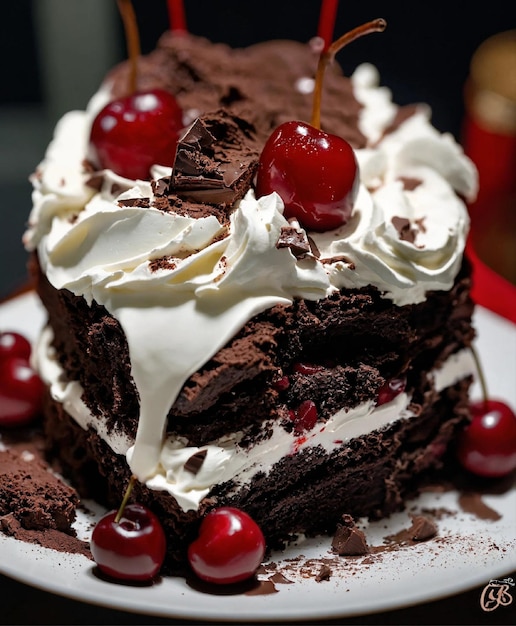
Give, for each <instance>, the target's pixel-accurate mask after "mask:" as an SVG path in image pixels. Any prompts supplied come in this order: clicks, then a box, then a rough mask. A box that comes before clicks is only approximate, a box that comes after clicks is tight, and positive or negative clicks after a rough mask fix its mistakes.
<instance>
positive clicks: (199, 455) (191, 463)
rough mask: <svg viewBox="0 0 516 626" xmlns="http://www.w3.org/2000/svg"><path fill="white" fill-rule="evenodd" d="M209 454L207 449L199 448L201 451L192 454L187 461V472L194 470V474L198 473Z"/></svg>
mask: <svg viewBox="0 0 516 626" xmlns="http://www.w3.org/2000/svg"><path fill="white" fill-rule="evenodd" d="M207 454H208V451H207V450H199V452H196V453H195V454H192V456H191V457H190V458H189V459H188V461H187V462H186V463H185V470H186V471H187V472H192V474H195V475H197V474H198V473H199V470H200V469H201V467H202V464H203V463H204V459H205V458H206V455H207Z"/></svg>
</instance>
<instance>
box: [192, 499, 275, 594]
mask: <svg viewBox="0 0 516 626" xmlns="http://www.w3.org/2000/svg"><path fill="white" fill-rule="evenodd" d="M264 555H265V539H264V536H263V533H262V531H261V529H260V527H259V526H258V524H257V523H256V522H255V521H254V520H253V519H252V518H251V517H250V516H249V515H248V514H247V513H245V512H244V511H241V510H240V509H236V508H233V507H220V508H218V509H214V510H213V511H211V512H210V513H208V515H207V516H206V517H205V518H204V519H203V520H202V522H201V526H200V529H199V536H198V537H197V539H196V540H195V541H194V542H193V543H191V544H190V546H189V547H188V560H189V562H190V565H191V567H192V569H193V571H194V572H195V573H196V574H197V576H198V577H199V578H201V579H202V580H205V581H207V582H210V583H217V584H221V585H224V584H230V583H236V582H240V581H242V580H246V579H247V578H250V577H251V576H253V575H254V574H255V572H256V570H257V569H258V567H259V565H260V563H261V562H262V560H263V557H264Z"/></svg>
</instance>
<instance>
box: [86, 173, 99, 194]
mask: <svg viewBox="0 0 516 626" xmlns="http://www.w3.org/2000/svg"><path fill="white" fill-rule="evenodd" d="M103 183H104V174H100V173H96V174H93V176H90V177H89V178H88V179H87V181H86V183H85V184H86V185H87V186H88V187H91V188H92V189H95V191H100V190H101V189H102V184H103Z"/></svg>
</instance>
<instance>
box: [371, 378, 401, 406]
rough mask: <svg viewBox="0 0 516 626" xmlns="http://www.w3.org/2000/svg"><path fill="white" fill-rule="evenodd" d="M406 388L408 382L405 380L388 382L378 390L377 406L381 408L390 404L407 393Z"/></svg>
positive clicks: (394, 379) (396, 379) (395, 379)
mask: <svg viewBox="0 0 516 626" xmlns="http://www.w3.org/2000/svg"><path fill="white" fill-rule="evenodd" d="M406 386H407V381H406V379H405V378H392V379H391V380H388V381H387V382H386V383H385V384H384V385H382V386H381V387H380V389H379V390H378V397H377V399H376V405H377V406H380V405H382V404H387V402H390V401H391V400H394V398H395V397H396V396H399V395H400V393H402V392H403V391H405V387H406Z"/></svg>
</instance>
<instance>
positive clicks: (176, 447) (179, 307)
mask: <svg viewBox="0 0 516 626" xmlns="http://www.w3.org/2000/svg"><path fill="white" fill-rule="evenodd" d="M317 58H318V57H317V55H316V53H315V52H314V51H313V50H312V49H311V47H310V46H309V45H305V44H301V43H298V42H290V41H278V42H267V43H263V44H260V45H256V46H252V47H250V48H247V49H243V50H231V49H230V48H228V47H227V46H224V45H222V44H212V43H210V42H208V41H207V40H205V39H200V38H197V37H194V36H191V35H184V34H182V35H181V36H177V35H176V36H174V35H173V34H171V33H166V34H165V35H164V36H163V37H162V39H161V40H160V41H159V43H158V46H157V48H156V50H155V51H154V52H152V53H151V54H150V55H148V56H147V57H144V58H142V59H141V62H140V63H139V74H138V77H139V84H138V88H139V89H140V90H147V89H154V88H156V87H159V88H160V89H166V90H168V91H170V92H171V93H172V94H174V95H175V97H176V98H177V101H178V103H179V104H180V106H181V108H182V110H183V114H184V126H185V129H184V131H183V132H182V135H181V139H180V141H179V143H178V149H177V154H176V159H175V163H174V167H173V168H172V169H171V168H170V167H163V166H161V165H159V164H157V165H156V166H155V167H153V168H152V170H151V179H150V180H136V181H135V180H128V179H127V178H124V177H123V176H120V175H119V174H116V173H115V172H113V171H111V170H108V169H102V168H99V166H98V164H96V163H95V162H92V161H91V160H89V147H88V141H89V132H90V128H91V124H92V121H93V119H94V118H95V116H96V115H97V113H98V112H99V110H100V109H101V108H102V106H104V104H105V103H106V102H108V101H110V100H111V99H113V98H116V97H119V96H120V95H121V94H123V93H124V89H125V88H126V81H127V74H128V65H127V64H122V65H120V66H118V67H117V68H115V69H114V70H113V71H112V72H110V74H109V75H108V76H107V78H106V80H105V82H104V83H103V85H102V86H101V88H100V90H99V92H98V93H97V94H96V95H95V96H94V97H93V98H92V100H91V102H90V104H89V106H88V108H87V110H86V111H84V112H77V111H75V112H71V113H69V114H67V115H66V116H65V117H64V118H63V119H62V120H61V121H60V122H59V124H58V126H57V128H56V133H55V137H54V139H53V142H52V144H51V146H50V147H49V149H48V151H47V154H46V156H45V159H44V160H43V161H42V163H41V164H40V166H39V167H38V169H37V171H36V173H35V174H34V176H33V183H34V196H33V199H34V208H33V211H32V213H31V216H30V219H29V224H28V228H27V232H26V233H25V237H24V242H25V245H26V247H27V249H28V250H29V251H30V252H31V261H30V266H31V272H32V274H33V276H34V278H35V282H36V286H37V291H38V294H39V295H40V297H41V300H42V302H43V304H44V306H45V307H46V309H47V311H48V324H47V326H46V328H45V329H44V331H43V333H42V335H41V338H40V341H39V343H38V346H37V351H36V355H35V361H36V364H37V367H38V369H39V372H40V375H41V376H42V378H43V380H44V381H45V383H46V384H47V387H48V394H47V398H46V402H45V411H44V413H45V419H44V429H45V436H46V440H47V446H48V454H49V456H50V457H51V458H52V457H57V458H59V460H60V463H61V466H62V468H63V471H64V473H65V475H66V476H67V477H68V478H69V479H70V480H71V481H72V484H73V485H74V486H75V487H76V488H77V489H78V491H79V493H80V494H81V495H82V496H87V497H90V498H94V499H95V500H97V501H99V502H102V503H103V504H105V505H106V506H108V507H117V506H118V505H119V503H120V501H121V498H122V495H123V493H124V491H125V488H126V486H127V484H128V481H129V479H130V477H131V475H135V476H136V477H137V478H138V482H137V483H136V485H135V487H134V490H133V494H132V497H133V498H134V500H137V501H138V502H140V503H142V504H145V505H147V506H148V507H149V508H151V509H152V510H153V511H154V512H155V513H156V514H157V515H158V517H159V518H160V520H161V522H162V524H163V527H164V529H165V531H166V534H167V539H168V552H167V559H166V562H165V567H164V571H165V572H171V571H174V570H176V569H177V568H178V567H181V566H182V565H184V563H185V559H186V550H187V547H188V545H189V543H191V541H192V539H193V538H194V537H195V534H196V532H197V528H198V524H199V521H200V520H201V519H202V517H203V516H204V515H205V514H206V513H207V512H209V511H210V510H212V509H214V508H216V507H219V506H223V505H230V506H235V507H238V508H241V509H243V510H244V511H246V512H248V513H249V514H250V515H251V516H252V517H253V518H254V519H255V521H256V522H257V523H258V524H259V525H260V527H261V528H262V530H263V533H264V535H265V537H266V540H267V546H268V548H269V549H276V548H281V547H282V546H284V545H285V544H286V543H287V542H289V541H291V540H293V539H295V538H296V537H297V536H299V535H303V534H304V535H315V534H320V533H327V534H330V533H333V532H335V530H336V528H337V527H338V526H339V524H340V523H341V521H342V519H343V516H349V517H346V518H345V519H356V518H358V517H363V516H364V517H370V518H373V519H378V518H381V517H383V516H387V515H389V514H390V513H392V512H394V511H398V510H400V509H402V508H403V506H404V502H405V500H406V499H407V498H409V497H412V496H414V495H415V494H416V493H417V492H418V490H419V489H420V487H421V485H422V484H423V483H424V481H425V480H426V479H428V478H429V477H431V476H432V475H433V473H434V472H436V471H437V470H439V469H441V468H442V467H443V466H444V465H445V463H446V458H447V454H448V449H449V446H450V442H452V441H453V439H454V436H455V433H456V432H457V430H458V429H459V428H461V427H462V426H463V425H464V424H465V423H466V422H467V420H468V419H469V414H468V389H469V386H470V383H471V380H472V374H473V372H474V363H473V360H472V359H471V356H470V350H469V346H470V344H471V342H472V340H473V338H474V334H475V333H474V329H473V328H472V325H471V315H472V310H473V304H472V301H471V299H470V296H469V290H470V268H469V266H468V263H467V261H466V260H465V259H464V258H463V251H464V242H465V238H466V235H467V230H468V216H467V210H466V206H465V203H464V199H465V198H472V197H473V196H474V194H475V191H476V173H475V170H474V168H473V166H472V164H471V163H470V161H469V160H468V159H467V158H466V157H465V156H464V154H463V153H462V150H461V149H460V147H459V146H458V145H457V144H456V143H455V142H454V141H453V139H452V138H451V136H447V135H441V134H440V133H438V132H437V131H436V130H435V129H434V128H433V127H432V126H431V124H430V112H429V111H428V109H427V108H426V107H424V106H414V107H405V108H400V107H398V106H396V105H395V104H394V103H393V102H392V97H391V94H390V92H389V91H388V90H386V89H385V88H382V87H380V86H379V78H378V75H377V72H376V70H375V68H374V67H372V66H370V65H362V66H360V67H358V68H357V70H356V71H355V72H354V74H353V76H352V77H351V78H348V77H345V76H343V75H342V73H341V71H340V70H339V68H338V66H337V64H333V65H332V66H331V67H330V68H328V73H327V77H326V78H325V83H324V93H323V109H322V128H323V129H324V130H325V131H327V132H330V133H334V134H336V135H338V136H340V137H343V138H345V139H346V140H347V141H349V142H350V144H351V145H352V146H353V148H354V150H355V153H356V157H357V161H358V164H359V168H360V190H359V193H358V197H357V200H356V203H355V206H354V209H353V213H352V216H351V218H350V220H349V221H348V222H347V223H346V224H344V225H342V226H341V227H339V228H337V229H334V230H331V231H326V232H310V231H307V230H305V229H304V228H303V226H302V224H300V223H299V222H297V221H296V220H287V219H286V218H285V217H284V215H283V209H284V205H283V202H282V200H281V198H280V197H279V195H278V194H276V193H273V194H271V195H269V196H263V197H261V198H257V197H256V194H255V190H254V183H255V175H256V171H257V168H258V164H259V159H260V154H261V150H262V148H263V145H264V142H265V141H266V140H267V138H268V136H269V135H270V133H271V132H272V130H273V129H275V128H277V126H278V125H280V124H281V123H282V122H284V121H287V120H296V119H307V118H308V117H309V115H310V110H311V100H312V90H313V78H314V74H315V70H316V67H317Z"/></svg>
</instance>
